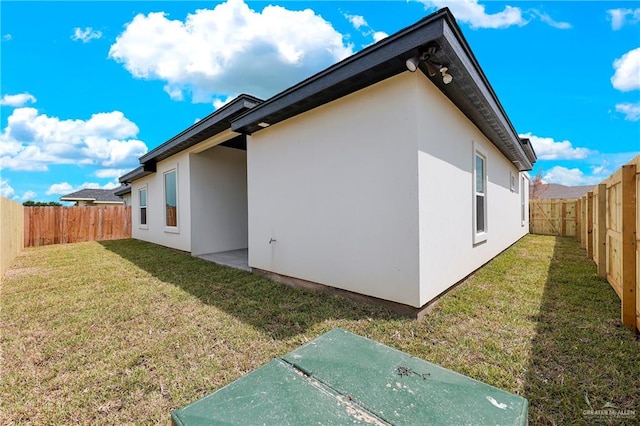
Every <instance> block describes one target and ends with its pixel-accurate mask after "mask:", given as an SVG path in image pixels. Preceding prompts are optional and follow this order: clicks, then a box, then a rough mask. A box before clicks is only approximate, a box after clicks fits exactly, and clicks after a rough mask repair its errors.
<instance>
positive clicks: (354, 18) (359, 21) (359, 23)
mask: <svg viewBox="0 0 640 426" xmlns="http://www.w3.org/2000/svg"><path fill="white" fill-rule="evenodd" d="M344 17H345V18H347V20H348V21H349V22H350V23H351V25H353V28H355V29H356V30H359V29H360V27H363V26H364V27H368V26H369V24H367V21H366V19H364V16H362V15H350V14H348V13H345V14H344Z"/></svg>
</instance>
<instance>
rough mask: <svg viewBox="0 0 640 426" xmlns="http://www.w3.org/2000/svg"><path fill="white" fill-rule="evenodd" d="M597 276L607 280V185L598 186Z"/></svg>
mask: <svg viewBox="0 0 640 426" xmlns="http://www.w3.org/2000/svg"><path fill="white" fill-rule="evenodd" d="M596 232H597V233H598V248H597V250H598V275H600V277H601V278H604V279H605V280H606V279H607V184H606V183H601V184H598V229H597V230H596Z"/></svg>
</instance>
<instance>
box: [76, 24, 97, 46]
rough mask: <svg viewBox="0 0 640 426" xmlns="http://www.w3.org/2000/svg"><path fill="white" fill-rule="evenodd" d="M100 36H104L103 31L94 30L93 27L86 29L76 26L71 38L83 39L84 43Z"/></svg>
mask: <svg viewBox="0 0 640 426" xmlns="http://www.w3.org/2000/svg"><path fill="white" fill-rule="evenodd" d="M99 38H102V32H101V31H97V30H94V29H93V28H91V27H86V28H85V29H84V30H83V29H82V28H79V27H76V28H74V29H73V35H72V36H71V40H73V41H81V42H83V43H89V42H90V41H91V40H97V39H99Z"/></svg>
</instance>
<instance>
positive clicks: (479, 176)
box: [473, 150, 487, 244]
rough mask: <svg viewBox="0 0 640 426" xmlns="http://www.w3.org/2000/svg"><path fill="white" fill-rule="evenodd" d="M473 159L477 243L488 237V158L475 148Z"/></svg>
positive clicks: (474, 233) (475, 237) (475, 235)
mask: <svg viewBox="0 0 640 426" xmlns="http://www.w3.org/2000/svg"><path fill="white" fill-rule="evenodd" d="M473 161H474V162H473V168H474V173H473V181H474V182H473V189H474V200H473V215H474V220H473V222H474V232H473V243H474V244H477V243H481V242H483V241H485V240H486V239H487V236H486V233H487V158H486V157H485V156H484V155H483V154H482V153H481V152H479V151H476V150H474V160H473Z"/></svg>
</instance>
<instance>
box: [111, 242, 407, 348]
mask: <svg viewBox="0 0 640 426" xmlns="http://www.w3.org/2000/svg"><path fill="white" fill-rule="evenodd" d="M100 244H102V246H104V247H105V248H106V249H107V250H110V251H112V252H113V253H116V254H117V255H119V256H121V257H122V258H124V259H126V260H128V261H130V262H132V263H133V264H135V265H136V266H137V267H138V268H140V269H142V270H144V271H146V272H148V273H149V274H151V275H153V276H154V277H156V278H157V279H159V280H161V281H163V282H166V283H169V284H172V285H174V286H177V287H179V288H181V289H183V290H184V291H186V292H188V293H190V294H191V295H193V296H195V297H197V298H198V299H200V301H202V302H203V303H205V304H207V305H212V306H215V307H216V308H218V309H220V310H222V311H224V312H226V313H228V314H230V315H232V316H234V317H236V318H237V319H239V320H240V321H242V322H244V323H247V324H250V325H252V326H254V327H256V328H258V329H260V330H262V331H264V332H266V333H267V334H269V335H270V336H271V337H272V338H274V339H287V338H290V337H293V336H295V335H297V334H299V333H304V332H305V331H306V330H308V328H309V327H311V326H312V325H314V324H316V323H319V322H322V321H325V320H329V319H346V320H360V319H365V320H366V319H367V318H383V319H393V318H399V317H398V316H397V315H396V314H394V313H392V312H391V311H388V310H386V309H384V308H381V307H376V306H369V305H363V304H358V303H356V302H353V301H351V300H349V299H345V298H343V297H339V296H334V295H328V294H325V293H321V292H311V291H307V290H303V289H299V288H293V287H289V286H287V285H285V284H281V283H276V282H273V281H271V280H268V279H266V278H262V277H259V276H257V275H254V274H251V273H250V272H246V271H241V270H237V269H232V268H228V267H225V266H220V265H216V264H214V263H211V262H208V261H206V260H202V259H199V258H196V257H193V256H191V255H189V254H188V253H185V252H181V251H178V250H173V249H170V248H167V247H162V246H158V245H155V244H151V243H147V242H143V241H138V240H132V239H128V240H114V241H102V242H101V243H100Z"/></svg>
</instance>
